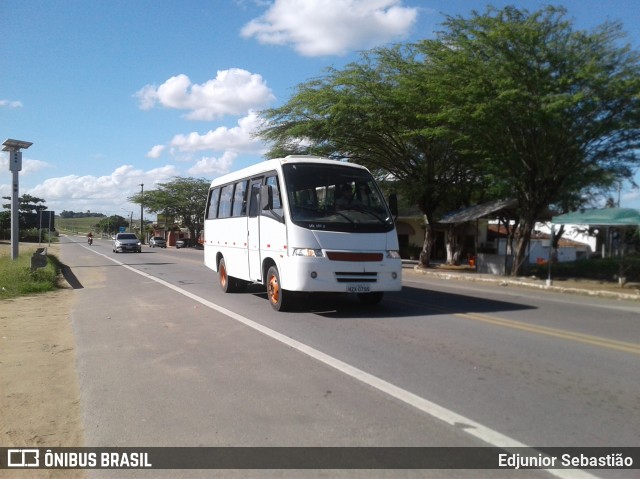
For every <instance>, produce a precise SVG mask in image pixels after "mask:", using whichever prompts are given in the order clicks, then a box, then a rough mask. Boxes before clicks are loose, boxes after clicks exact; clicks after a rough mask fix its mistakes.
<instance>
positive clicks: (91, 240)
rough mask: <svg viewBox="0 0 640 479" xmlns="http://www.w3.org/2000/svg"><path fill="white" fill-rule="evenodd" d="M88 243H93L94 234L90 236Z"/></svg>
mask: <svg viewBox="0 0 640 479" xmlns="http://www.w3.org/2000/svg"><path fill="white" fill-rule="evenodd" d="M87 243H89V246H91V245H92V244H93V236H89V238H88V239H87Z"/></svg>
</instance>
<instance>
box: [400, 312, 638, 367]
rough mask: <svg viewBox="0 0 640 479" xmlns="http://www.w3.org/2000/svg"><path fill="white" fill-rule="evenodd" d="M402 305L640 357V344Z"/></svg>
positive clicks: (484, 316)
mask: <svg viewBox="0 0 640 479" xmlns="http://www.w3.org/2000/svg"><path fill="white" fill-rule="evenodd" d="M401 303H402V304H407V303H410V304H413V305H416V306H425V307H427V308H429V309H432V310H435V311H439V312H442V313H448V314H451V315H453V316H457V317H458V318H463V319H470V320H473V321H481V322H483V323H488V324H494V325H496V326H503V327H506V328H512V329H518V330H521V331H527V332H530V333H535V334H542V335H544V336H551V337H554V338H559V339H565V340H568V341H575V342H578V343H583V344H590V345H592V346H599V347H602V348H608V349H613V350H616V351H621V352H625V353H631V354H638V355H640V344H635V343H627V342H624V341H616V340H614V339H606V338H601V337H599V336H592V335H590V334H582V333H575V332H572V331H566V330H563V329H557V328H550V327H548V326H541V325H533V324H527V323H523V322H521V321H514V320H512V319H502V318H498V317H497V316H490V315H487V314H482V313H474V312H470V313H456V312H455V311H454V310H452V309H449V308H444V307H441V306H433V305H428V304H424V303H419V302H415V301H402V302H401Z"/></svg>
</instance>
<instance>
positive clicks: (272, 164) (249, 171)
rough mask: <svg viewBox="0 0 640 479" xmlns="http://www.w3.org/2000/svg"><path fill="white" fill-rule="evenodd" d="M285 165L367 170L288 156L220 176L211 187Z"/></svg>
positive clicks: (314, 159)
mask: <svg viewBox="0 0 640 479" xmlns="http://www.w3.org/2000/svg"><path fill="white" fill-rule="evenodd" d="M285 163H315V164H329V165H335V164H340V165H341V166H347V167H351V168H360V169H363V170H366V168H365V167H364V166H362V165H358V164H356V163H348V162H345V161H339V160H332V159H329V158H321V157H319V156H310V155H288V156H286V157H284V158H274V159H272V160H266V161H261V162H260V163H256V164H255V165H251V166H247V167H246V168H242V169H241V170H237V171H234V172H231V173H227V174H225V175H222V176H219V177H218V178H215V179H214V180H213V181H212V182H211V187H214V186H218V185H223V184H226V183H231V182H234V181H237V180H240V179H242V178H246V177H250V176H256V175H259V174H261V173H265V172H267V171H273V170H279V169H280V168H279V166H280V165H283V164H285Z"/></svg>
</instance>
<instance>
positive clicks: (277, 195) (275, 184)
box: [265, 176, 282, 210]
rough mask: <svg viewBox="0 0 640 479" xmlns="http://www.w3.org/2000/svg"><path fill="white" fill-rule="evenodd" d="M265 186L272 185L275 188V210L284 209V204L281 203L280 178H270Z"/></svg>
mask: <svg viewBox="0 0 640 479" xmlns="http://www.w3.org/2000/svg"><path fill="white" fill-rule="evenodd" d="M265 184H267V185H270V186H271V187H272V188H273V209H274V210H278V209H281V208H282V202H281V201H280V188H278V177H277V176H269V177H267V181H266V182H265Z"/></svg>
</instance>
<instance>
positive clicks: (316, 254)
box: [293, 248, 324, 258]
mask: <svg viewBox="0 0 640 479" xmlns="http://www.w3.org/2000/svg"><path fill="white" fill-rule="evenodd" d="M293 256H307V257H310V258H322V257H323V256H324V254H322V250H321V249H311V248H295V249H294V250H293Z"/></svg>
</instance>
